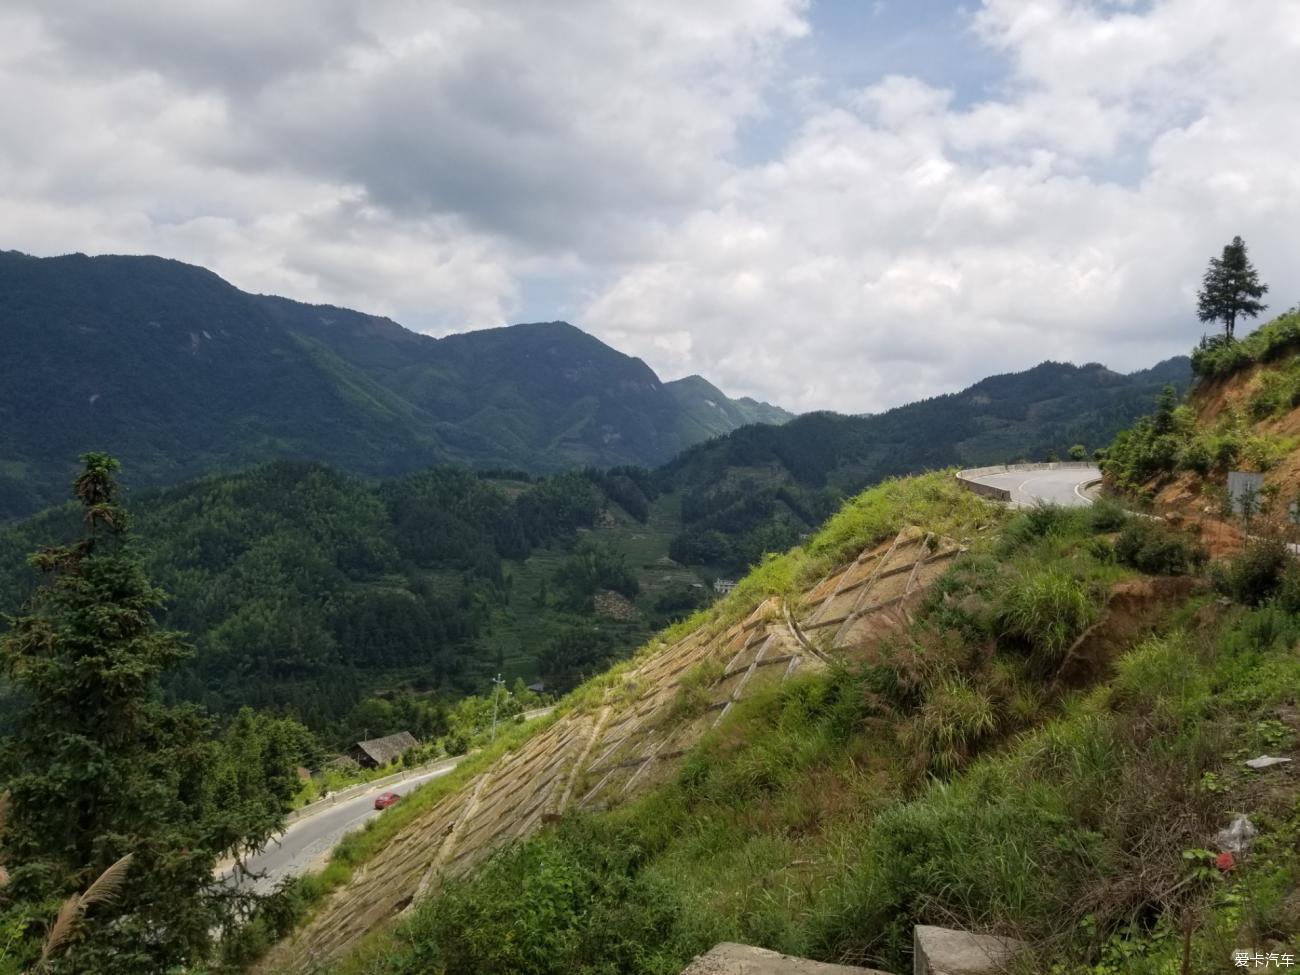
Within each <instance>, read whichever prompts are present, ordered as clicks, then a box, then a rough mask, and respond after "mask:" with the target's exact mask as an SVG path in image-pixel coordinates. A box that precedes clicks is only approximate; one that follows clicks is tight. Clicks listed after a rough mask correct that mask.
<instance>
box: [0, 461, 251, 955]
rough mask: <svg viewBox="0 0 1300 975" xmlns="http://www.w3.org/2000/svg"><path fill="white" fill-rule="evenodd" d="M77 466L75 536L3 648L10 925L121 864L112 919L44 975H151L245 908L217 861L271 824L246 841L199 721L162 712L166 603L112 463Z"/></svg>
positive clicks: (94, 920) (42, 556)
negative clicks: (80, 525) (121, 501)
mask: <svg viewBox="0 0 1300 975" xmlns="http://www.w3.org/2000/svg"><path fill="white" fill-rule="evenodd" d="M82 460H83V462H84V464H85V469H84V471H83V472H82V473H81V475H80V476H79V477H78V478H77V479H76V482H75V487H74V490H75V494H76V497H77V500H78V501H79V502H80V504H81V506H82V509H83V513H84V522H85V529H84V533H83V535H82V537H81V538H80V539H79V540H78V541H76V542H74V543H73V544H71V545H65V546H58V547H53V548H46V549H44V550H42V551H39V552H37V553H35V554H34V555H32V556H31V557H30V561H31V562H32V564H33V565H34V566H35V567H36V568H37V569H39V570H40V571H41V573H42V574H43V575H44V576H45V582H44V584H43V585H42V586H41V588H40V589H39V590H38V591H37V592H36V594H35V595H34V596H33V598H32V599H31V600H30V601H29V603H28V604H27V605H26V606H25V607H24V608H23V612H22V614H21V615H19V616H17V617H13V618H9V619H8V620H7V622H8V624H9V630H8V632H7V633H5V634H4V636H3V637H0V666H3V669H4V671H5V673H6V675H7V676H8V677H9V679H10V680H11V681H12V682H13V684H14V685H16V687H17V688H18V689H19V690H20V692H21V694H22V696H23V698H24V700H25V704H26V707H25V713H24V714H23V716H22V719H21V721H20V723H19V724H18V731H17V732H16V733H15V734H14V735H13V736H12V737H10V738H8V739H6V740H5V741H4V742H3V744H2V745H0V776H3V781H4V783H5V786H6V788H7V789H8V799H9V801H8V807H9V808H8V815H7V817H6V821H5V822H4V824H3V827H2V829H0V855H2V856H3V862H4V864H5V867H6V868H7V870H8V873H9V883H8V885H7V886H6V887H5V888H4V890H3V892H2V893H3V897H4V901H3V906H4V910H5V913H6V914H8V915H9V917H7V918H5V920H6V921H9V922H11V923H13V922H14V921H15V919H16V918H15V915H18V916H21V917H25V918H33V919H36V920H44V921H45V922H46V923H47V925H52V924H53V923H54V922H53V914H54V912H55V910H56V909H57V908H58V906H59V903H60V902H61V901H64V899H65V898H68V897H69V896H70V895H72V894H74V893H76V892H78V891H80V890H83V889H85V888H86V887H87V885H88V884H89V883H90V882H91V881H93V880H94V879H95V878H96V877H99V876H101V875H102V874H103V873H104V872H105V871H106V870H107V869H108V868H109V867H111V866H113V865H114V864H119V863H120V862H121V861H122V860H123V858H124V857H126V856H127V855H128V854H129V855H130V859H129V861H128V865H129V869H124V868H122V867H120V866H119V867H118V870H119V872H122V871H123V870H124V873H125V875H124V876H122V877H120V884H121V885H120V889H119V890H118V892H117V896H116V897H115V898H113V900H112V902H111V905H110V904H109V903H101V904H99V905H94V906H88V908H87V910H86V911H85V912H84V914H83V915H82V916H81V917H80V918H79V923H78V924H77V926H76V931H75V933H72V934H71V935H70V936H69V937H67V938H65V939H64V940H63V941H62V942H61V945H60V947H59V950H58V952H57V953H56V954H54V955H53V956H52V957H50V958H48V959H47V960H45V962H44V963H43V965H42V970H43V971H51V972H61V971H66V972H92V971H93V972H108V973H118V972H120V973H136V972H139V973H145V972H150V973H152V972H160V971H166V970H169V969H172V968H173V967H175V966H177V965H186V964H190V963H193V962H194V961H196V960H200V959H201V958H202V957H204V955H205V954H206V953H207V950H208V948H209V946H210V940H211V935H212V931H213V930H214V929H216V928H217V927H218V926H219V925H221V924H222V923H224V922H225V921H227V920H229V918H230V917H231V916H232V912H233V911H234V910H236V909H237V907H238V906H239V904H240V903H241V901H243V900H246V899H247V895H243V894H240V893H238V892H237V891H234V890H232V889H230V888H228V887H226V886H224V885H222V884H220V883H219V882H217V881H216V880H215V879H214V877H213V867H214V865H215V863H216V860H217V858H218V857H219V856H220V855H221V854H222V853H224V852H226V851H230V850H238V849H240V848H241V847H242V846H244V845H247V844H257V843H260V842H264V840H265V836H267V835H269V833H270V824H260V828H258V829H256V830H255V834H254V835H241V832H244V833H245V834H246V831H247V824H246V823H244V824H243V828H242V830H241V827H240V826H238V825H236V823H237V822H238V820H237V819H236V818H232V817H231V816H229V815H226V814H225V813H224V812H223V811H222V810H221V809H220V808H218V806H217V803H215V802H214V801H213V799H214V797H213V795H212V793H211V787H210V784H209V779H210V777H211V772H212V770H213V768H214V767H215V763H216V760H217V757H218V746H217V745H216V743H215V742H213V741H212V740H211V739H210V737H209V735H208V731H209V728H208V725H207V722H206V721H205V720H204V719H203V718H202V717H201V716H200V715H199V713H198V712H196V711H194V710H192V709H188V708H177V707H171V706H167V705H165V704H163V703H162V701H161V698H160V695H159V692H158V678H159V675H160V674H161V673H162V672H163V671H164V670H166V669H167V668H168V667H170V666H171V665H173V664H174V663H176V662H177V661H179V660H180V659H182V658H183V657H184V656H185V655H186V654H187V653H188V650H187V648H186V647H185V645H184V644H183V643H182V640H181V636H180V634H178V633H175V632H170V631H165V630H162V629H160V628H159V627H158V625H157V623H156V622H155V620H154V616H153V614H154V612H155V611H156V610H157V609H158V607H159V606H160V605H161V604H162V601H163V598H164V595H163V593H162V591H161V590H159V589H157V588H155V587H154V586H152V585H151V584H150V582H149V580H148V579H147V578H146V576H145V574H144V571H143V569H142V568H141V565H140V563H139V561H138V560H137V558H136V557H135V555H134V553H133V551H132V548H131V545H130V535H129V532H128V519H127V516H126V513H125V512H124V511H123V509H122V508H120V507H119V506H118V503H117V484H116V481H115V480H114V477H113V474H114V471H115V470H116V469H117V466H118V464H117V461H115V460H114V459H113V458H111V457H109V456H108V455H106V454H87V455H85V456H84V457H83V458H82ZM65 904H66V902H65ZM31 928H32V930H31V932H30V938H31V940H29V942H27V943H26V944H24V945H23V946H21V947H20V948H19V949H18V950H19V952H23V951H25V952H26V953H27V954H28V955H29V956H31V955H35V954H38V953H39V941H40V940H43V939H44V936H45V931H44V930H41V926H40V925H31ZM25 960H27V961H30V960H32V958H31V957H28V958H26V959H25Z"/></svg>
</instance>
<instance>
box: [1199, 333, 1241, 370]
mask: <svg viewBox="0 0 1300 975" xmlns="http://www.w3.org/2000/svg"><path fill="white" fill-rule="evenodd" d="M1253 361H1254V357H1253V356H1252V355H1251V354H1250V352H1249V351H1248V350H1247V348H1246V345H1245V343H1244V342H1237V341H1235V340H1234V339H1230V338H1228V337H1227V336H1226V335H1212V336H1208V337H1205V338H1202V339H1201V344H1200V345H1198V346H1197V347H1196V348H1195V349H1193V350H1192V375H1194V376H1200V377H1201V378H1203V379H1218V378H1221V377H1223V376H1230V375H1232V374H1233V373H1234V372H1236V371H1237V370H1239V369H1244V368H1245V367H1246V366H1248V365H1250V364H1251V362H1253Z"/></svg>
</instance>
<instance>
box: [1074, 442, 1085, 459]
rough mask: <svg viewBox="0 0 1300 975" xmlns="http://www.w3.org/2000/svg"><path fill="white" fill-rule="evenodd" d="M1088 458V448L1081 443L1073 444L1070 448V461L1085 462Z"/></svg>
mask: <svg viewBox="0 0 1300 975" xmlns="http://www.w3.org/2000/svg"><path fill="white" fill-rule="evenodd" d="M1087 456H1088V448H1087V447H1085V446H1084V445H1083V444H1081V443H1077V444H1075V445H1074V446H1073V447H1071V448H1070V460H1085V459H1086V458H1087Z"/></svg>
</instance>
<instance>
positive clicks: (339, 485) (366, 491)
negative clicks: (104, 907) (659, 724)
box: [0, 462, 702, 730]
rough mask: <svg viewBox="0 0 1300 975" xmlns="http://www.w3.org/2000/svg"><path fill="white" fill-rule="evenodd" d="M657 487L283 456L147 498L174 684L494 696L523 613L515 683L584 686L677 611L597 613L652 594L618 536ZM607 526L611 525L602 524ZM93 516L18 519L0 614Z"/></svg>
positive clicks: (305, 709) (67, 510)
mask: <svg viewBox="0 0 1300 975" xmlns="http://www.w3.org/2000/svg"><path fill="white" fill-rule="evenodd" d="M649 482H650V478H649V475H648V474H647V473H646V472H645V471H638V470H633V469H627V470H615V471H611V472H604V473H597V472H594V471H591V472H573V473H568V474H561V475H556V476H554V477H548V478H539V479H535V480H529V479H528V478H527V476H526V475H521V474H513V475H505V474H496V475H485V474H478V473H474V472H471V471H469V470H466V469H457V468H436V469H432V470H426V471H422V472H419V473H416V474H411V475H407V476H404V477H401V478H397V479H394V480H391V481H387V482H384V483H382V484H380V485H378V486H372V485H369V484H366V483H364V482H362V481H361V480H359V479H357V478H355V477H352V476H349V475H346V474H342V473H340V472H338V471H336V470H333V469H331V468H329V467H326V466H324V465H321V464H314V463H305V462H277V463H273V464H269V465H264V466H261V467H257V468H253V469H251V470H249V471H246V472H244V473H241V474H236V475H216V476H212V477H208V478H204V479H202V480H199V481H195V482H192V483H189V484H185V485H182V486H178V487H170V488H155V489H151V490H146V491H143V492H139V493H137V494H135V495H134V497H133V498H132V499H131V506H132V510H133V513H134V521H135V525H134V533H135V536H136V538H137V539H138V544H139V546H140V548H141V551H142V553H143V554H144V556H145V563H146V567H147V569H148V571H149V573H150V575H151V576H152V577H153V578H154V579H155V580H156V581H157V582H158V584H159V585H161V586H162V587H163V588H164V589H165V590H166V591H167V592H168V594H169V597H170V598H169V600H168V603H167V608H166V611H165V614H164V616H163V623H164V624H165V625H166V626H168V627H169V628H173V629H177V630H181V631H183V632H184V633H185V634H187V638H188V639H190V640H191V641H192V642H193V644H194V646H195V649H196V653H195V655H194V657H193V658H192V659H191V660H190V661H187V662H186V663H185V664H184V665H182V666H181V667H180V668H179V669H177V670H176V671H175V672H174V673H173V674H172V675H171V676H170V677H169V685H168V686H169V688H170V690H171V691H172V692H173V694H175V695H176V696H178V697H180V698H183V699H187V700H191V701H198V702H201V703H203V704H205V705H206V706H207V707H208V708H209V709H210V710H212V711H214V712H217V713H231V712H234V711H235V710H237V709H238V708H239V707H241V706H245V705H252V706H255V707H258V708H271V709H277V710H287V711H288V712H289V713H292V714H293V715H295V716H296V717H299V718H300V719H301V720H303V721H305V722H307V723H308V724H309V725H311V726H312V727H313V728H314V729H317V730H328V729H330V728H332V727H333V726H334V725H335V723H336V722H338V721H339V720H340V719H342V718H343V717H344V716H345V715H346V714H347V713H348V711H349V709H350V708H352V707H353V706H354V705H355V704H357V702H358V701H360V700H361V698H362V697H363V696H365V695H366V694H367V693H369V692H372V691H376V690H402V689H405V690H414V691H417V692H423V691H428V690H434V689H437V690H441V691H443V692H444V693H445V694H446V695H447V696H450V697H457V696H460V695H461V694H463V693H466V692H470V691H474V690H477V691H482V690H483V689H484V688H485V687H486V686H487V685H486V679H487V676H488V672H489V671H491V672H492V673H495V672H496V670H498V669H501V667H502V665H503V656H504V653H503V651H502V649H501V648H502V647H508V646H509V645H510V636H511V634H510V633H509V632H508V631H509V629H510V624H511V623H512V622H513V621H514V617H515V616H516V615H519V616H522V617H525V618H526V621H527V629H528V634H529V646H528V647H527V653H528V658H527V659H526V660H524V661H522V662H521V663H519V665H518V666H515V667H513V668H512V667H506V668H505V669H506V670H507V673H508V676H510V677H512V678H514V677H519V676H522V677H525V678H526V679H527V680H529V681H532V680H535V679H537V678H538V677H539V676H540V677H542V678H544V679H545V680H546V682H547V683H548V684H550V685H552V686H562V687H564V686H569V685H571V684H572V683H574V682H575V681H576V680H577V679H579V678H580V677H582V676H584V675H587V674H590V673H592V672H594V671H595V670H597V669H599V668H601V667H603V666H605V665H606V664H607V663H608V661H609V660H610V659H612V658H613V657H614V656H616V655H618V654H619V653H621V652H625V651H626V650H627V649H628V648H630V647H632V646H635V645H636V644H637V643H638V642H640V640H642V639H644V637H645V636H646V635H647V634H648V633H649V632H650V628H651V627H653V626H657V625H661V624H662V623H663V622H664V617H663V616H662V615H658V614H656V613H654V612H653V608H652V607H649V606H648V607H647V612H645V613H639V612H635V611H633V610H630V611H629V613H627V614H625V617H626V618H625V619H622V620H619V619H607V618H601V617H599V616H598V615H597V614H595V613H594V612H593V610H594V608H595V607H594V605H593V601H594V600H595V599H596V598H597V597H598V595H599V594H600V593H602V592H605V591H612V592H618V593H620V594H621V595H622V596H623V597H624V598H626V599H633V598H635V597H637V596H638V594H639V588H640V585H639V581H638V579H637V576H636V573H634V572H633V571H632V570H631V569H630V568H629V566H628V563H627V560H626V558H625V556H624V555H623V554H622V553H621V552H619V551H618V550H616V548H615V547H613V546H611V544H609V543H608V541H607V540H606V539H607V538H609V537H617V532H615V531H614V528H613V526H614V525H616V524H617V523H620V522H621V523H623V524H626V525H632V526H636V527H638V529H639V530H640V531H644V530H645V529H644V527H642V525H641V521H638V519H637V518H635V517H632V516H630V515H627V514H626V511H625V508H624V506H626V508H627V509H631V510H632V511H635V512H637V513H638V515H639V516H640V518H641V520H645V519H646V517H647V516H648V507H649V503H650V499H649V498H647V496H646V494H645V493H643V491H642V489H641V486H642V485H643V486H645V489H646V490H647V491H650V492H651V494H652V495H653V490H652V489H651V488H650V486H649ZM613 498H618V499H620V502H617V503H616V502H615V501H614V500H611V499H613ZM598 521H602V522H604V523H605V524H606V525H608V526H610V527H608V528H606V529H604V530H602V531H601V532H591V531H589V529H590V528H591V527H592V526H594V525H595V524H596V523H597V522H598ZM80 528H81V524H80V521H79V517H78V511H77V509H76V507H75V506H74V505H71V504H69V505H64V506H62V507H59V508H55V509H51V510H49V511H47V512H45V513H44V514H42V515H40V516H38V517H36V518H32V519H29V520H27V521H25V522H22V523H19V524H17V525H14V526H11V527H9V528H7V529H0V614H4V613H12V612H15V611H16V610H17V609H18V607H19V605H20V604H21V603H22V601H23V599H24V598H25V596H26V594H27V593H29V592H31V591H32V589H33V588H34V586H35V583H36V581H37V578H36V573H35V572H34V571H33V570H32V569H30V568H29V567H28V566H27V564H26V561H25V555H26V554H27V553H28V552H31V551H35V550H37V549H38V548H42V547H44V546H47V545H50V544H56V543H63V542H65V541H66V540H68V539H71V538H73V537H75V536H76V535H77V533H78V531H79V530H80ZM580 533H581V536H580ZM663 547H664V549H665V550H666V547H667V543H666V540H665V541H664V542H663ZM534 553H537V558H538V560H539V563H540V564H538V565H533V564H532V563H531V561H530V557H531V556H533V555H534ZM701 592H702V587H701ZM629 606H631V604H630V603H629ZM516 611H517V612H516ZM0 629H2V627H0Z"/></svg>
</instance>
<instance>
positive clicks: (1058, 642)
mask: <svg viewBox="0 0 1300 975" xmlns="http://www.w3.org/2000/svg"><path fill="white" fill-rule="evenodd" d="M995 614H996V619H997V623H998V626H999V628H1000V629H1001V632H1002V634H1003V635H1004V636H1008V637H1011V638H1012V639H1014V640H1019V641H1021V642H1023V643H1024V644H1026V645H1027V646H1028V647H1029V649H1030V653H1031V656H1033V657H1034V658H1036V659H1037V661H1038V662H1039V663H1040V664H1042V665H1045V666H1046V665H1051V664H1054V663H1056V662H1057V661H1059V660H1060V658H1061V656H1062V655H1063V654H1064V653H1065V651H1066V649H1067V648H1068V647H1069V646H1070V644H1071V643H1073V642H1074V641H1075V639H1076V638H1077V637H1078V636H1079V635H1080V634H1081V633H1083V631H1084V630H1086V629H1087V628H1088V627H1090V626H1091V625H1092V624H1093V623H1094V622H1096V620H1097V616H1098V609H1097V605H1096V603H1095V602H1094V600H1093V599H1092V597H1091V596H1090V594H1089V593H1088V590H1087V589H1086V587H1085V586H1084V584H1083V583H1082V582H1080V581H1079V580H1077V579H1074V578H1072V577H1071V576H1069V575H1067V574H1066V573H1064V572H1062V571H1061V570H1059V569H1054V568H1048V569H1036V570H1033V571H1031V572H1027V573H1025V574H1024V575H1022V576H1021V577H1020V578H1018V579H1016V580H1015V581H1014V582H1012V583H1011V584H1010V585H1008V586H1007V587H1006V589H1004V590H1003V592H1002V593H1001V595H1000V596H999V599H998V605H997V608H996V611H995Z"/></svg>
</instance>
